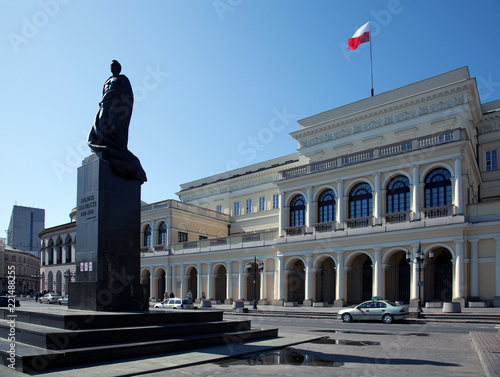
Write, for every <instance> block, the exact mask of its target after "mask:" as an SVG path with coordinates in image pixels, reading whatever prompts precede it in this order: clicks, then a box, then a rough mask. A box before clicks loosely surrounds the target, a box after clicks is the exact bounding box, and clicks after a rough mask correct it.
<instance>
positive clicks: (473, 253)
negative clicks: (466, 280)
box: [469, 240, 479, 300]
mask: <svg viewBox="0 0 500 377" xmlns="http://www.w3.org/2000/svg"><path fill="white" fill-rule="evenodd" d="M469 243H470V295H471V297H470V298H471V299H476V300H478V299H479V255H478V248H477V246H478V243H479V240H469Z"/></svg>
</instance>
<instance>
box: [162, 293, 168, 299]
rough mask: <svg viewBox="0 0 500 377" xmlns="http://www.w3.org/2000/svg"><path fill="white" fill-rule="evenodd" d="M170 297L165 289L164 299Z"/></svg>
mask: <svg viewBox="0 0 500 377" xmlns="http://www.w3.org/2000/svg"><path fill="white" fill-rule="evenodd" d="M166 299H168V291H165V294H164V295H163V300H166Z"/></svg>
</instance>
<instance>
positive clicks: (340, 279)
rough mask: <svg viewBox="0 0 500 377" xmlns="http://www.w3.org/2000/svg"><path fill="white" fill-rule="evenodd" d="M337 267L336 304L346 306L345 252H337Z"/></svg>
mask: <svg viewBox="0 0 500 377" xmlns="http://www.w3.org/2000/svg"><path fill="white" fill-rule="evenodd" d="M335 267H336V269H337V274H336V279H337V281H336V284H335V285H336V287H335V303H334V306H344V297H345V296H344V252H343V251H338V252H337V266H335Z"/></svg>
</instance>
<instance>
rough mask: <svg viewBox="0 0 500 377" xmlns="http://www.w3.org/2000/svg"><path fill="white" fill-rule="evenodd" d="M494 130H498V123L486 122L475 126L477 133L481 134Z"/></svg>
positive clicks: (499, 129) (499, 128) (499, 126)
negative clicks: (486, 123) (483, 124)
mask: <svg viewBox="0 0 500 377" xmlns="http://www.w3.org/2000/svg"><path fill="white" fill-rule="evenodd" d="M495 131H500V123H493V124H488V125H485V126H480V127H478V128H477V133H478V135H483V134H487V133H490V132H495Z"/></svg>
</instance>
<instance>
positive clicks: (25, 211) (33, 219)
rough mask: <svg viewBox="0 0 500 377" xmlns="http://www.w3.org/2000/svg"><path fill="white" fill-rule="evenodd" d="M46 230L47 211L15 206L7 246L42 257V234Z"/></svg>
mask: <svg viewBox="0 0 500 377" xmlns="http://www.w3.org/2000/svg"><path fill="white" fill-rule="evenodd" d="M44 228H45V210H44V209H41V208H32V207H23V206H18V205H15V206H14V207H13V208H12V214H11V216H10V223H9V229H8V233H7V245H9V246H10V247H12V248H14V249H18V250H23V251H26V252H28V253H31V254H33V255H35V256H37V257H39V256H40V238H39V237H38V233H40V232H41V231H42V230H43V229H44Z"/></svg>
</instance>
